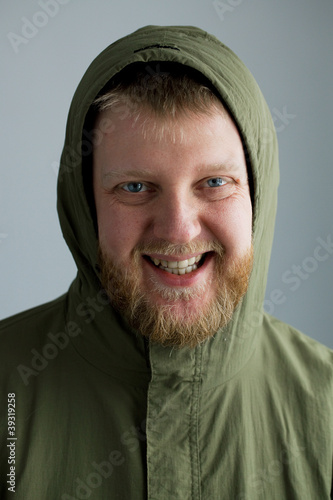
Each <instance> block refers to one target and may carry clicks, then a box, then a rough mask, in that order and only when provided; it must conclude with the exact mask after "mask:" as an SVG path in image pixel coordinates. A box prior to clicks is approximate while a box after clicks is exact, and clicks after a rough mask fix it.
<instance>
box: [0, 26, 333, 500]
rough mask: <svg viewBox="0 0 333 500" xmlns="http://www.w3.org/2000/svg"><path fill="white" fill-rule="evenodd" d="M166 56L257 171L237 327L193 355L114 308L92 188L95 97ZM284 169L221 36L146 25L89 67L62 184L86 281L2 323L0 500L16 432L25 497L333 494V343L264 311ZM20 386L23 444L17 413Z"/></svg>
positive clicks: (261, 106) (164, 499)
mask: <svg viewBox="0 0 333 500" xmlns="http://www.w3.org/2000/svg"><path fill="white" fill-rule="evenodd" d="M158 61H175V62H178V63H181V64H184V65H186V66H189V67H192V68H194V69H196V70H198V71H200V72H201V73H202V74H203V75H204V76H205V77H206V78H208V79H209V80H210V82H211V84H212V85H213V86H214V87H215V89H216V91H217V93H218V94H219V95H220V96H221V99H222V101H223V102H224V103H225V105H226V107H227V108H228V110H229V112H230V113H231V115H232V117H233V119H234V121H235V123H236V124H237V127H238V130H239V133H240V135H241V137H242V140H243V144H244V149H245V152H246V159H247V164H248V168H249V169H251V174H252V179H253V243H254V269H253V272H252V275H251V279H250V284H249V289H248V292H247V293H246V295H245V297H244V299H243V301H242V303H241V304H240V305H239V306H238V307H237V309H236V311H235V313H234V315H233V319H232V321H231V322H230V324H229V325H228V326H227V327H226V328H224V329H223V330H221V331H219V332H217V333H216V335H215V336H214V338H212V339H211V340H209V341H207V342H205V343H204V344H203V345H201V346H198V347H196V348H194V349H188V348H184V349H172V348H169V347H162V346H160V345H157V344H151V343H149V342H148V341H146V340H144V339H143V338H142V337H140V336H138V335H136V332H135V331H133V330H131V329H130V328H128V327H127V326H126V323H125V322H124V320H123V319H122V318H121V317H120V316H119V315H118V314H117V313H115V312H114V310H113V309H112V308H111V306H110V305H109V303H108V301H107V299H106V297H105V295H104V294H103V292H102V291H101V290H100V282H99V275H98V270H97V268H96V262H97V238H96V231H95V221H94V220H93V217H92V211H91V207H90V206H89V203H88V201H87V197H86V194H85V190H84V184H83V175H82V168H84V166H83V165H82V164H83V163H84V161H83V160H84V158H82V151H84V146H85V144H84V140H85V139H84V134H83V136H82V131H83V127H84V122H85V118H86V115H87V112H88V110H89V107H90V105H91V103H92V101H93V100H94V98H95V97H96V95H97V94H98V93H99V91H100V90H101V89H102V88H103V87H104V86H105V84H106V83H107V82H108V81H109V80H110V78H111V77H112V76H114V75H115V74H117V73H118V72H119V71H120V70H122V69H123V68H124V67H126V66H127V65H129V64H131V63H134V62H146V63H147V65H149V68H152V69H153V70H156V71H157V70H158V67H157V64H158ZM278 179H279V174H278V150H277V142H276V136H275V132H274V125H273V122H272V119H271V116H270V112H269V109H268V107H267V104H266V102H265V100H264V98H263V96H262V94H261V91H260V89H259V87H258V85H257V84H256V82H255V80H254V79H253V77H252V75H251V74H250V72H249V71H248V70H247V68H246V67H245V66H244V65H243V63H242V62H241V61H240V60H239V59H238V57H237V56H236V55H235V54H234V53H233V52H232V51H231V50H230V49H228V48H227V47H226V46H224V45H223V44H222V43H221V42H220V41H218V40H217V39H216V38H215V37H213V36H211V35H209V34H207V33H206V32H204V31H202V30H199V29H198V28H194V27H188V26H186V27H178V26H171V27H158V26H148V27H145V28H142V29H140V30H138V31H136V32H135V33H133V34H131V35H129V36H127V37H125V38H123V39H121V40H118V41H117V42H115V43H113V44H112V45H110V46H109V47H108V48H107V49H105V50H104V51H103V52H102V53H101V54H100V55H99V56H98V57H97V58H96V59H95V60H94V61H93V62H92V64H91V65H90V67H89V68H88V70H87V71H86V73H85V75H84V76H83V78H82V80H81V82H80V84H79V86H78V88H77V90H76V93H75V95H74V98H73V101H72V104H71V108H70V112H69V116H68V123H67V130H66V138H65V145H64V149H63V154H62V158H61V166H60V171H59V180H58V213H59V219H60V224H61V227H62V231H63V235H64V238H65V240H66V242H67V244H68V246H69V248H70V250H71V252H72V254H73V257H74V259H75V262H76V264H77V267H78V273H77V277H76V279H75V280H74V282H73V283H72V285H71V287H70V289H69V291H68V292H67V293H66V294H65V295H63V296H62V297H60V298H58V299H57V300H55V301H53V302H50V303H48V304H45V305H42V306H39V307H37V308H34V309H32V310H29V311H26V312H23V313H21V314H18V315H15V316H13V317H11V318H9V319H7V320H4V321H2V322H1V383H2V384H1V386H2V412H1V415H2V418H1V439H2V441H1V443H2V446H1V463H0V466H1V499H5V500H6V499H10V498H12V495H13V493H11V492H10V491H8V488H9V486H10V484H9V483H7V480H8V481H9V480H10V478H9V476H7V474H9V472H10V470H9V467H10V465H9V463H8V460H9V456H10V447H8V446H7V443H8V442H9V443H11V444H13V443H15V464H14V466H15V476H16V483H15V491H16V493H15V498H17V499H19V500H21V499H22V500H46V499H47V500H58V499H87V498H89V499H99V500H105V499H107V498H108V499H109V498H110V499H126V500H127V499H131V500H142V499H149V500H171V499H172V500H174V499H175V500H176V499H179V500H187V499H188V500H199V499H202V500H212V499H214V500H215V499H223V500H224V499H225V500H230V499H232V500H258V499H259V500H260V499H263V500H268V499H269V500H274V499H276V500H281V499H293V500H297V499H298V500H307V499H308V500H314V499H320V500H325V499H329V498H331V485H332V457H333V426H332V423H333V405H332V392H333V391H332V388H333V383H332V382H333V381H332V378H333V377H332V375H333V370H332V359H333V355H332V354H333V353H332V351H331V350H329V349H328V348H326V347H324V346H322V345H320V344H319V343H317V342H315V341H314V340H312V339H310V338H308V337H306V336H305V335H303V334H302V333H300V332H298V331H297V330H295V329H294V328H292V327H290V326H288V325H286V324H284V323H282V322H280V321H279V320H277V319H275V318H273V317H271V316H269V315H268V314H266V313H265V312H264V310H263V307H262V304H263V300H264V295H265V287H266V279H267V272H268V265H269V259H270V252H271V245H272V239H273V232H274V219H275V213H276V204H277V187H278ZM318 326H319V327H320V325H318ZM13 393H14V394H15V403H16V409H15V412H16V413H15V417H16V420H15V436H16V437H17V440H15V441H13V439H11V438H10V436H9V435H8V419H7V410H6V405H7V395H8V394H13ZM11 421H12V420H11ZM8 438H10V439H8ZM6 478H7V479H6Z"/></svg>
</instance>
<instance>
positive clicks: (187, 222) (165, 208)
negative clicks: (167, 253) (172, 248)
mask: <svg viewBox="0 0 333 500" xmlns="http://www.w3.org/2000/svg"><path fill="white" fill-rule="evenodd" d="M153 220H154V227H153V229H154V236H155V238H157V239H163V240H166V241H168V242H169V243H173V244H176V245H177V244H178V245H184V244H186V243H189V242H190V241H192V240H193V239H194V238H195V237H197V236H198V235H199V234H200V232H201V224H200V220H199V210H198V207H197V206H196V203H195V202H193V200H192V201H191V200H189V199H188V198H187V197H186V196H185V195H181V194H178V195H170V194H165V195H164V197H163V198H162V199H161V198H160V199H159V200H158V206H157V207H156V210H155V213H154V215H153Z"/></svg>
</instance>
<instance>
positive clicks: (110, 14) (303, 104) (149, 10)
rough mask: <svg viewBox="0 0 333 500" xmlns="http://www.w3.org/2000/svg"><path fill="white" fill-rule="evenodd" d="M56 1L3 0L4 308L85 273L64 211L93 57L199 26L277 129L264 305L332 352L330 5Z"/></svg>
mask: <svg viewBox="0 0 333 500" xmlns="http://www.w3.org/2000/svg"><path fill="white" fill-rule="evenodd" d="M50 1H51V0H50ZM52 1H53V5H56V7H53V12H52V15H51V14H45V10H43V9H42V7H41V4H42V3H43V0H40V1H39V2H38V1H32V0H29V1H27V0H11V1H10V2H6V4H5V3H3V4H2V7H1V21H0V22H1V32H0V47H1V60H2V64H3V70H2V75H3V76H2V78H1V94H0V99H1V120H2V133H1V136H0V140H1V153H2V164H1V167H0V168H1V184H0V199H1V208H0V256H1V269H0V271H1V286H0V293H1V297H0V301H1V302H0V308H1V309H0V317H1V318H4V317H6V316H9V315H11V314H14V313H16V312H19V311H21V310H24V309H26V308H29V307H32V306H34V305H37V304H40V303H42V302H46V301H48V300H51V299H53V298H55V297H56V296H58V295H60V294H62V293H63V292H64V291H66V290H67V288H68V286H69V284H70V282H71V280H72V279H73V277H74V276H75V266H74V262H73V260H72V257H71V254H70V253H69V251H68V249H67V247H66V245H65V243H64V241H63V239H62V235H61V232H60V228H59V224H58V219H57V214H56V209H55V205H56V173H57V168H58V161H59V158H60V154H61V148H62V144H63V139H64V131H65V123H66V117H67V112H68V108H69V104H70V101H71V98H72V95H73V93H74V91H75V88H76V86H77V84H78V82H79V80H80V78H81V76H82V75H83V73H84V71H85V69H86V68H87V66H88V65H89V63H90V62H91V61H92V59H93V58H94V57H95V56H96V55H97V54H98V53H99V52H100V51H101V50H103V49H104V48H105V47H106V46H107V45H109V44H110V43H111V42H113V41H114V40H116V39H118V38H119V37H121V36H123V35H126V34H128V33H130V32H132V31H134V30H135V29H137V28H139V27H141V26H144V25H147V24H160V25H168V24H170V25H177V24H185V25H196V26H200V27H201V28H203V29H205V30H207V31H209V32H210V33H212V34H214V35H216V36H217V37H218V38H219V39H220V40H221V41H223V42H224V43H226V44H227V45H229V46H230V48H231V49H233V50H234V51H235V52H236V53H237V54H238V55H239V56H240V58H241V59H242V60H243V61H244V62H245V64H246V65H247V66H248V67H249V69H250V70H251V71H252V73H253V74H254V76H255V78H256V80H257V82H258V83H259V85H260V87H261V89H262V91H263V93H264V95H265V97H266V99H267V102H268V104H269V107H270V109H271V111H272V115H273V117H274V119H275V124H276V128H277V131H278V139H279V144H280V164H281V183H280V190H279V206H278V216H277V223H276V232H275V240H274V247H273V253H272V261H271V267H270V273H269V279H268V286H267V301H266V302H265V309H266V310H267V311H268V312H270V313H272V314H273V315H274V316H277V317H278V318H280V319H282V320H284V321H286V322H288V323H290V324H292V325H293V326H295V327H296V328H299V329H300V330H302V331H303V332H304V333H306V334H308V335H310V336H311V337H313V338H315V339H317V340H319V341H321V342H322V343H324V344H326V345H328V346H330V347H331V348H333V338H332V333H331V332H332V323H333V307H332V306H333V304H332V282H333V254H332V253H330V254H327V252H326V254H327V255H328V258H327V259H326V260H325V261H320V262H319V261H318V260H316V259H315V258H314V250H315V248H316V247H317V246H318V244H319V243H318V241H317V238H322V239H323V240H324V241H326V240H327V239H329V238H330V237H333V225H332V188H333V174H332V155H331V147H332V142H333V128H332V116H333V109H332V108H333V106H332V97H331V92H332V68H333V50H332V41H333V34H332V21H333V2H332V1H331V0H291V1H287V0H280V1H275V2H273V1H267V0H226V1H222V0H221V1H220V2H215V3H214V1H212V0H208V1H207V0H158V1H157V0H137V1H133V0H131V1H130V0H122V2H118V1H107V0H94V1H90V2H89V1H85V2H83V1H82V0H81V1H79V0H61V2H62V4H60V0H59V2H58V0H52ZM55 2H56V4H55ZM44 3H45V4H47V1H46V0H45V1H44ZM51 3H52V2H51ZM56 10H57V12H56ZM40 12H44V15H43V14H42V15H40ZM26 20H29V21H30V22H33V23H34V24H38V25H39V26H38V27H37V32H36V31H35V30H34V31H31V27H30V32H29V31H28V32H27V31H23V35H25V36H24V38H25V40H26V43H25V42H24V41H22V40H20V39H17V40H18V45H17V46H16V51H15V50H14V47H13V42H11V41H10V38H9V37H12V39H13V36H15V35H18V36H22V30H24V26H27V21H26ZM10 33H12V34H15V35H9V34H10ZM27 35H29V36H30V38H28V37H27ZM286 114H287V115H288V116H286ZM281 115H282V117H283V116H284V118H283V119H282V120H281ZM290 115H292V116H290ZM324 254H325V251H324V250H322V251H321V255H324ZM293 266H301V268H303V269H302V270H301V273H302V278H299V282H298V288H297V289H296V290H294V289H293V288H294V287H293V285H295V282H293V283H286V282H285V281H284V280H283V276H284V275H285V273H287V272H288V271H289V277H290V276H291V275H292V274H294V272H295V271H294V270H295V268H293ZM306 270H307V271H308V272H306ZM305 276H306V277H305ZM276 290H279V292H277V291H276ZM276 297H278V300H276ZM279 297H280V299H279ZM280 302H281V303H280Z"/></svg>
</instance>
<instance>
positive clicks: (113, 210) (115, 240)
mask: <svg viewBox="0 0 333 500" xmlns="http://www.w3.org/2000/svg"><path fill="white" fill-rule="evenodd" d="M97 220H98V234H99V242H100V244H101V246H102V248H103V249H104V250H105V251H106V252H107V253H108V255H109V256H110V257H112V258H113V259H115V260H116V261H118V262H120V261H123V260H126V259H127V258H128V256H129V254H130V253H131V251H132V250H133V248H134V247H135V246H136V244H137V243H138V242H139V241H140V237H142V233H143V227H142V221H140V219H139V218H138V217H137V216H136V214H135V213H134V214H133V212H132V211H127V210H126V209H125V210H123V209H119V208H118V207H115V206H111V207H110V206H106V207H100V210H99V211H98V213H97Z"/></svg>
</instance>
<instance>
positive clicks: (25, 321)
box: [0, 294, 67, 342]
mask: <svg viewBox="0 0 333 500" xmlns="http://www.w3.org/2000/svg"><path fill="white" fill-rule="evenodd" d="M66 296H67V294H65V295H62V296H61V297H59V298H57V299H55V300H52V301H51V302H47V303H45V304H42V305H40V306H37V307H33V308H31V309H28V310H26V311H23V312H20V313H18V314H15V315H13V316H10V317H8V318H6V319H3V320H1V321H0V342H2V341H3V339H6V341H8V340H9V339H10V338H11V337H12V336H13V337H15V338H16V340H17V337H25V336H30V337H31V335H33V336H35V335H37V336H38V334H39V333H40V332H42V331H44V330H45V328H46V329H47V328H48V327H52V326H53V325H55V324H57V323H62V322H63V320H64V317H65V303H66Z"/></svg>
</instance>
